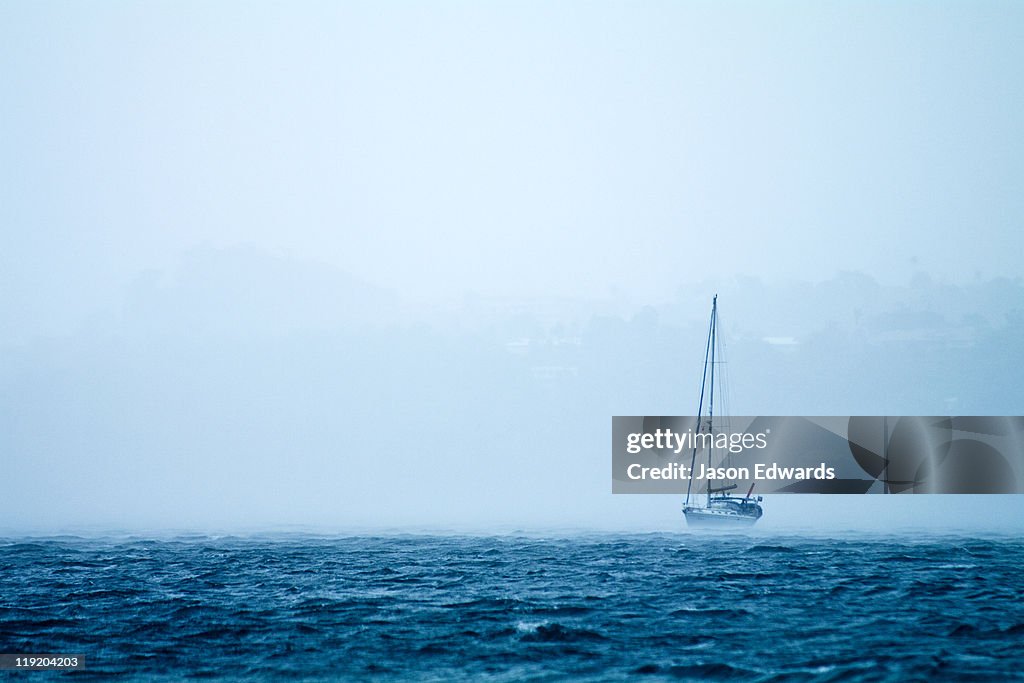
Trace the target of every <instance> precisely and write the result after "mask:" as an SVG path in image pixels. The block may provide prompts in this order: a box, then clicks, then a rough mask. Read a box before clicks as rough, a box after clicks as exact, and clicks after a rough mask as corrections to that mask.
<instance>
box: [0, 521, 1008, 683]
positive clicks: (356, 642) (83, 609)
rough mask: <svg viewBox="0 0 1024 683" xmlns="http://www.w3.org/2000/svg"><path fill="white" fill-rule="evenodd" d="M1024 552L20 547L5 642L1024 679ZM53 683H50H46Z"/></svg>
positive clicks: (638, 541) (618, 546)
mask: <svg viewBox="0 0 1024 683" xmlns="http://www.w3.org/2000/svg"><path fill="white" fill-rule="evenodd" d="M1022 590H1024V542H1022V541H1020V540H1017V539H1013V538H987V539H974V538H967V537H918V538H915V537H910V536H908V537H888V538H882V539H871V538H846V539H838V540H837V539H821V538H799V537H777V536H749V537H747V536H742V537H735V538H715V537H702V536H694V535H661V534H659V535H638V536H583V537H574V538H552V539H549V538H533V537H452V536H446V537H434V536H394V537H348V538H320V537H301V536H282V537H266V538H216V539H214V538H205V537H187V538H178V539H172V540H159V541H153V540H95V539H92V540H87V539H76V538H54V539H21V540H15V539H7V540H5V541H0V651H3V652H9V653H10V652H51V653H59V652H66V653H77V654H84V655H85V656H86V657H87V662H88V666H89V669H88V671H85V672H76V673H73V674H46V673H28V672H21V673H18V674H11V675H12V676H19V677H36V676H40V677H43V678H50V677H51V676H54V675H70V676H72V677H74V678H83V679H89V678H91V679H107V678H111V677H113V676H115V675H116V676H127V677H132V678H135V679H139V680H179V679H182V678H186V677H211V678H238V679H246V680H258V679H267V680H270V679H273V680H277V679H289V680H295V679H300V680H301V679H311V680H326V679H360V680H361V679H376V680H393V679H394V680H405V679H416V680H424V679H425V680H453V679H456V680H458V679H463V680H464V679H472V680H481V679H482V680H531V679H533V680H554V679H561V678H572V679H588V680H626V679H628V680H637V679H643V680H679V679H683V680H686V679H697V680H705V679H732V678H735V679H742V680H745V681H774V680H780V681H781V680H794V681H799V680H823V681H824V680H886V679H894V680H908V679H918V680H936V679H948V680H1006V679H1020V678H1021V676H1022V673H1021V672H1022V671H1024V601H1022ZM33 680H34V679H33Z"/></svg>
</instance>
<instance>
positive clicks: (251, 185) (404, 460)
mask: <svg viewBox="0 0 1024 683" xmlns="http://www.w3.org/2000/svg"><path fill="white" fill-rule="evenodd" d="M1022 46H1024V5H1022V4H1020V3H998V2H970V3H968V2H960V3H941V4H932V5H928V4H911V3H907V4H903V5H886V4H872V5H868V4H854V3H843V4H839V3H834V4H820V3H803V2H793V3H787V4H783V5H781V6H779V5H775V6H773V7H772V8H771V9H770V10H769V9H768V8H766V7H764V6H762V5H760V4H758V3H742V2H735V3H732V2H730V3H703V2H702V3H685V4H684V3H667V2H666V3H657V2H649V3H644V4H637V3H624V2H605V3H578V2H564V3H558V4H555V5H552V4H549V3H539V2H516V3H511V2H509V3H467V2H435V3H429V4H424V3H405V2H394V3H374V2H346V3H327V2H324V3H316V2H302V3H288V4H283V3H264V2H256V3H240V2H224V3H217V4H209V3H198V2H196V3H178V2H175V3H171V2H160V3H146V4H130V3H101V4H96V3H55V2H36V3H6V4H4V5H2V6H0V130H2V131H3V133H2V134H0V158H2V160H3V163H2V165H0V458H2V460H0V462H2V464H3V473H4V476H5V479H6V480H7V481H8V482H9V486H8V488H7V490H6V491H5V495H4V496H3V498H2V499H0V530H2V531H5V532H12V533H22V532H30V533H35V532H59V531H75V530H83V529H99V530H104V529H105V530H129V531H132V530H135V531H148V530H160V529H166V530H181V529H195V530H263V529H286V528H304V529H321V530H343V529H404V530H415V529H427V528H443V529H455V530H473V531H476V530H483V531H488V530H510V529H551V528H564V529H576V528H583V529H631V530H646V529H650V530H667V529H677V528H682V527H683V520H682V516H681V515H680V511H679V508H680V500H679V499H678V498H677V497H673V496H612V494H611V493H610V491H611V482H610V479H609V476H608V474H609V437H610V418H611V416H613V415H686V414H692V413H693V411H694V410H695V409H696V403H697V394H698V391H699V382H700V377H701V369H702V368H701V361H702V349H703V344H704V334H705V331H706V327H707V315H708V312H709V308H710V301H711V297H712V296H713V295H714V294H715V293H717V294H719V302H720V307H721V311H722V322H721V325H722V333H723V335H724V337H725V340H726V344H727V349H728V358H727V362H728V366H727V367H728V374H729V379H730V384H729V386H730V395H731V397H732V400H731V404H730V405H729V406H728V409H729V411H730V412H732V413H733V414H738V415H743V414H746V415H758V414H761V415H788V414H794V415H800V414H808V415H856V414H869V415H878V414H888V415H946V414H955V415H973V414H981V415H1020V414H1022V413H1024V399H1022V392H1021V387H1024V364H1022V363H1021V362H1020V360H1021V349H1022V342H1021V340H1022V339H1024V267H1022V265H1021V254H1022V253H1024V232H1022V231H1021V229H1020V227H1021V224H1022V219H1024V192H1022V179H1024V116H1021V111H1022V107H1024V47H1022ZM984 500H985V504H984V505H980V504H978V498H976V497H969V496H917V497H913V496H887V497H882V496H867V497H861V496H846V497H836V496H830V497H813V496H795V495H791V496H773V497H772V498H771V499H770V500H769V501H768V506H767V514H766V517H765V519H764V522H763V524H762V526H763V528H765V529H772V528H779V529H784V528H796V527H806V526H812V527H813V528H817V529H823V530H831V529H866V530H876V529H886V528H894V527H931V528H934V529H940V530H941V529H953V528H956V529H961V528H967V529H991V530H1009V531H1019V530H1021V528H1022V524H1024V496H998V497H996V496H992V497H988V498H985V499H984ZM808 519H813V520H814V521H813V523H811V522H808V521H807V520H808Z"/></svg>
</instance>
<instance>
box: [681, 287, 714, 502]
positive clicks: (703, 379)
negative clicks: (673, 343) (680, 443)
mask: <svg viewBox="0 0 1024 683" xmlns="http://www.w3.org/2000/svg"><path fill="white" fill-rule="evenodd" d="M715 299H716V300H717V299H718V295H717V294H716V295H715ZM714 325H715V301H712V302H711V321H710V322H709V323H708V341H707V343H706V344H705V346H704V372H703V373H702V374H701V376H700V402H699V403H698V404H697V431H696V433H697V434H700V421H701V417H702V416H703V414H704V388H705V387H706V386H707V381H708V357H709V354H710V353H711V339H712V334H711V332H712V330H713V329H714ZM696 464H697V446H696V442H694V446H693V453H691V454H690V477H691V478H690V479H689V480H687V482H686V502H685V503H684V505H689V504H690V488H691V487H692V485H693V467H694V465H696Z"/></svg>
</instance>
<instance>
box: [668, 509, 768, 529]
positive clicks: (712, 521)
mask: <svg viewBox="0 0 1024 683" xmlns="http://www.w3.org/2000/svg"><path fill="white" fill-rule="evenodd" d="M683 515H684V516H685V517H686V525H687V526H689V527H694V528H702V529H712V528H713V529H742V528H748V527H752V526H754V524H755V523H756V522H757V520H759V519H761V508H760V507H758V508H756V513H754V514H749V513H743V514H741V513H738V512H735V511H732V510H716V509H714V508H695V507H687V508H683Z"/></svg>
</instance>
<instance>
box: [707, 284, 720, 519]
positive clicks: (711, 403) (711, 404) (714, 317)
mask: <svg viewBox="0 0 1024 683" xmlns="http://www.w3.org/2000/svg"><path fill="white" fill-rule="evenodd" d="M717 328H718V295H717V294H715V296H714V298H713V299H711V379H710V381H711V387H710V390H709V392H708V433H709V434H710V435H711V443H710V444H708V467H711V452H712V448H714V446H713V444H714V442H715V429H714V419H715V345H716V344H717V341H716V339H715V337H716V336H717ZM707 481H708V506H709V507H710V506H711V480H710V479H708V480H707Z"/></svg>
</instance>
